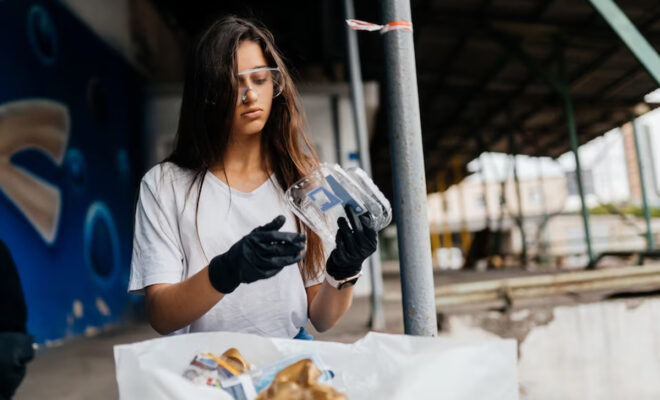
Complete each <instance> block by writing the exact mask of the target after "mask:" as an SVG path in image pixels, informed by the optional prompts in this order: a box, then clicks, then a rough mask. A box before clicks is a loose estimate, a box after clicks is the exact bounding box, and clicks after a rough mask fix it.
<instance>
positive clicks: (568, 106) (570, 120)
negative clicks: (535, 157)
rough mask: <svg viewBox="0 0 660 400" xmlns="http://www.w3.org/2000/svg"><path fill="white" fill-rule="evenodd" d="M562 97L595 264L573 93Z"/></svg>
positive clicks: (590, 252)
mask: <svg viewBox="0 0 660 400" xmlns="http://www.w3.org/2000/svg"><path fill="white" fill-rule="evenodd" d="M562 64H563V63H562ZM562 97H563V98H564V112H565V113H566V124H567V125H568V136H569V138H570V140H571V151H572V152H573V156H575V179H576V181H577V185H578V191H579V193H580V204H581V205H582V222H583V223H584V236H585V242H586V244H587V256H588V257H589V265H593V262H594V252H593V250H592V248H591V231H590V229H589V210H588V209H587V203H586V200H585V198H584V187H583V186H582V168H580V154H579V153H578V147H579V145H580V143H579V141H578V136H577V128H576V126H575V115H574V114H573V102H572V101H571V95H570V94H569V93H568V90H566V89H565V90H564V91H563V93H562Z"/></svg>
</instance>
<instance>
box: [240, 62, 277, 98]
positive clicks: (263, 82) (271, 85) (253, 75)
mask: <svg viewBox="0 0 660 400" xmlns="http://www.w3.org/2000/svg"><path fill="white" fill-rule="evenodd" d="M282 87H283V79H282V73H281V72H280V70H279V68H269V67H263V68H254V69H248V70H246V71H242V72H239V73H238V97H237V103H238V104H241V103H245V101H246V100H247V96H248V93H249V92H250V91H252V92H254V93H255V94H256V95H257V97H261V96H268V97H272V98H275V97H277V96H279V95H280V94H281V93H282Z"/></svg>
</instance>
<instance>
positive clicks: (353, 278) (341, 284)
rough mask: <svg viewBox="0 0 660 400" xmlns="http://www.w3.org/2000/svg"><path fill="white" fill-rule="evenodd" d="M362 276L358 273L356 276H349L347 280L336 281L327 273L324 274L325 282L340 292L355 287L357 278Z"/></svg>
mask: <svg viewBox="0 0 660 400" xmlns="http://www.w3.org/2000/svg"><path fill="white" fill-rule="evenodd" d="M361 276H362V273H361V272H360V273H358V274H357V275H353V276H349V277H348V278H344V279H341V280H337V279H335V278H333V277H332V276H330V274H328V273H327V272H326V273H325V280H326V281H328V283H329V284H330V286H332V287H334V288H335V289H337V290H342V289H343V288H346V287H350V286H353V285H355V282H357V280H358V278H359V277H361Z"/></svg>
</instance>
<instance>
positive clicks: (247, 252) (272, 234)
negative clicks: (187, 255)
mask: <svg viewBox="0 0 660 400" xmlns="http://www.w3.org/2000/svg"><path fill="white" fill-rule="evenodd" d="M285 221H286V218H285V217H284V216H283V215H279V216H277V217H276V218H275V219H273V220H272V221H271V222H269V223H267V224H266V225H263V226H260V227H258V228H255V229H254V230H253V231H252V232H250V233H248V234H247V235H245V236H244V237H243V238H242V239H241V240H239V241H238V242H236V243H235V244H234V245H233V246H232V247H231V248H230V249H229V250H228V251H227V252H226V253H224V254H220V255H219V256H216V257H214V258H213V259H212V260H211V262H210V263H209V268H208V270H209V279H210V281H211V285H213V287H214V288H215V289H216V290H217V291H218V292H220V293H224V294H228V293H231V292H233V291H234V289H236V288H237V287H238V285H240V284H241V283H251V282H254V281H257V280H259V279H266V278H270V277H271V276H274V275H275V274H277V273H278V272H279V271H280V270H281V269H282V268H284V267H286V266H287V265H291V264H294V263H297V262H298V261H300V260H301V258H302V255H301V251H302V250H303V249H304V248H305V235H301V234H299V233H295V232H280V231H279V229H280V228H282V226H284V222H285Z"/></svg>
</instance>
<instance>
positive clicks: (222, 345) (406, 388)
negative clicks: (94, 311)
mask: <svg viewBox="0 0 660 400" xmlns="http://www.w3.org/2000/svg"><path fill="white" fill-rule="evenodd" d="M230 347H235V348H237V349H238V350H239V351H240V352H241V353H242V354H243V356H244V357H245V359H246V360H247V361H248V362H250V363H251V364H253V365H256V366H257V367H259V366H260V365H266V364H268V363H271V362H275V361H277V360H278V359H280V358H283V357H286V356H292V355H297V354H301V353H314V354H316V355H317V356H318V357H319V358H320V359H321V360H323V362H324V364H325V365H326V366H327V367H329V368H330V369H331V370H332V371H333V372H334V373H335V379H334V381H333V382H332V385H333V386H334V387H335V388H336V389H337V390H339V391H341V392H344V393H346V394H347V395H348V397H349V398H350V399H353V400H355V399H375V398H377V399H439V398H443V399H466V400H467V399H469V400H472V399H503V400H504V399H506V400H511V399H514V400H515V399H518V380H517V375H516V362H517V357H516V342H515V341H514V340H486V341H458V340H452V339H444V338H422V337H414V336H404V335H389V334H382V333H369V334H367V336H365V337H364V338H363V339H360V340H358V341H357V342H355V343H353V344H342V343H334V342H322V341H305V340H292V339H272V338H264V337H260V336H255V335H249V334H242V333H229V332H209V333H193V334H188V335H179V336H169V337H164V338H159V339H153V340H148V341H145V342H139V343H134V344H126V345H118V346H115V349H114V352H115V366H116V373H117V382H118V384H119V395H120V398H122V399H145V398H159V399H184V398H195V399H228V398H230V397H229V396H228V395H227V394H226V393H224V392H223V391H222V390H220V389H217V388H211V387H203V386H196V385H194V384H192V383H191V382H189V381H188V380H186V379H185V378H184V377H182V376H181V372H182V371H183V370H184V369H185V368H186V366H187V365H188V364H189V363H190V360H192V358H193V357H194V356H195V354H197V353H202V352H211V353H217V354H221V353H222V352H224V351H225V350H226V349H228V348H230Z"/></svg>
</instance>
